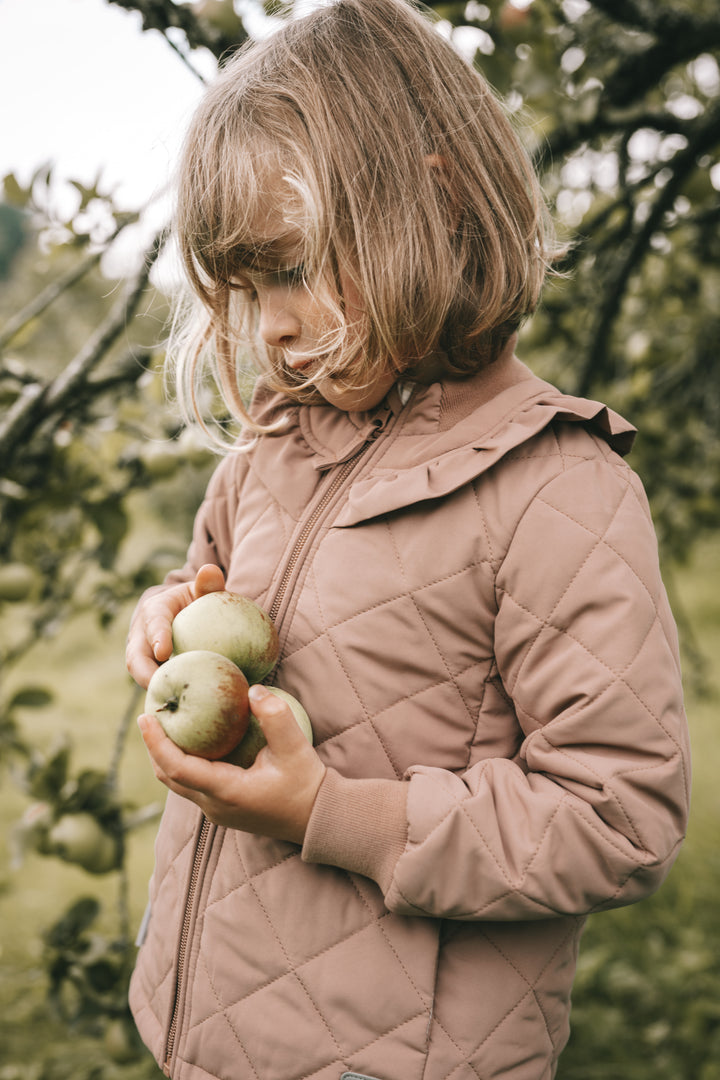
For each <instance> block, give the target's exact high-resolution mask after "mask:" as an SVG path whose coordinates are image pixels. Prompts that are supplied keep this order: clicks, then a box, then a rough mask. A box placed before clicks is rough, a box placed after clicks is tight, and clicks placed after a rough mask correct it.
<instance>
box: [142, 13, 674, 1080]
mask: <svg viewBox="0 0 720 1080" xmlns="http://www.w3.org/2000/svg"><path fill="white" fill-rule="evenodd" d="M176 225H177V228H176V232H177V237H178V240H179V246H180V250H181V252H182V255H183V258H184V262H185V267H186V270H187V274H188V278H189V282H190V285H191V286H192V290H193V292H194V294H195V296H196V298H197V303H196V306H195V307H194V308H193V309H192V310H191V311H190V312H189V313H187V318H186V319H185V320H184V321H183V322H182V325H181V326H180V327H178V329H177V331H176V344H177V349H178V353H179V358H178V371H177V381H178V384H179V386H180V388H181V398H182V400H183V402H184V403H185V405H186V408H187V410H188V411H192V410H193V409H194V408H195V407H196V403H197V402H199V401H201V391H200V387H202V386H203V385H204V382H205V383H206V381H207V380H204V376H205V374H206V373H207V371H208V369H209V370H211V372H212V373H213V375H214V379H215V382H216V384H217V385H218V386H219V388H220V390H221V392H222V396H223V399H224V401H225V402H226V404H227V407H228V408H229V410H230V412H231V414H232V415H233V416H234V417H235V418H236V419H237V420H239V422H240V423H241V424H242V425H243V433H242V434H241V437H240V439H239V441H238V443H237V445H236V446H234V447H233V449H232V451H231V452H228V453H227V454H226V456H225V457H224V458H223V460H222V462H221V464H220V465H219V467H218V469H217V470H216V472H215V475H214V477H213V479H212V481H211V483H210V486H209V489H208V492H207V496H206V498H205V500H204V502H203V504H202V506H201V508H200V511H199V514H198V517H197V521H196V525H195V530H194V536H193V540H192V544H191V547H190V550H189V554H188V561H187V564H186V565H185V567H184V568H183V569H182V570H179V571H178V572H177V573H173V574H171V575H170V576H169V577H168V579H167V581H166V582H165V584H163V585H162V586H159V587H157V588H155V589H152V590H150V591H149V592H148V593H146V594H145V596H144V597H143V599H142V601H141V603H140V605H139V607H138V610H137V612H136V614H135V616H134V619H133V623H132V627H131V630H130V635H129V641H128V667H129V670H130V671H131V673H132V674H133V676H134V677H135V678H136V680H137V681H138V682H139V683H140V684H141V685H143V686H146V685H147V683H148V681H149V679H150V677H151V675H152V673H153V671H154V670H155V669H156V667H157V665H158V663H161V662H162V661H164V660H166V659H167V658H168V656H169V655H170V652H171V647H172V646H171V638H170V623H171V620H172V618H173V616H174V615H175V614H176V613H177V612H178V611H179V610H180V609H181V608H183V607H184V606H185V605H187V604H188V603H190V602H191V601H192V599H193V598H194V597H195V596H197V595H200V594H202V593H205V592H208V591H212V590H215V589H220V588H222V587H223V586H227V588H229V589H231V590H233V591H235V592H238V593H242V594H244V595H246V596H249V597H252V598H253V599H254V600H256V601H257V602H258V603H260V604H261V605H262V606H263V607H264V608H265V609H266V610H267V611H268V612H269V613H270V614H271V616H272V618H273V619H274V620H275V622H276V624H277V627H278V631H279V634H280V641H281V659H280V662H279V665H278V667H277V669H276V671H275V672H274V673H273V675H272V677H271V678H272V681H274V682H275V683H276V684H277V685H278V686H280V687H283V688H285V689H286V690H288V691H290V692H291V693H292V694H293V695H295V697H297V698H298V699H299V700H300V701H301V702H302V703H303V704H304V706H305V708H306V709H307V711H308V713H309V715H310V718H311V720H312V723H313V727H314V734H315V745H314V747H311V746H310V745H309V744H308V743H307V742H306V740H305V738H304V737H303V735H302V734H301V733H300V731H299V729H298V727H297V725H296V723H295V721H294V719H293V717H292V715H291V713H290V711H289V709H288V708H287V707H286V706H285V705H284V704H283V703H282V702H281V701H279V699H278V698H277V697H276V696H274V695H272V694H269V692H268V691H267V690H266V689H265V688H264V687H262V686H258V687H255V688H254V689H253V691H252V702H253V711H254V712H255V713H256V715H257V716H258V718H259V720H260V722H261V723H262V726H263V728H264V731H265V734H266V737H267V742H268V745H267V748H266V749H265V750H264V751H263V752H262V753H261V754H260V756H259V758H258V760H257V762H256V764H255V765H254V766H253V767H252V768H251V769H249V770H243V769H241V768H238V767H236V766H233V765H231V764H229V763H227V762H208V761H204V760H201V759H199V758H194V757H191V756H187V755H185V754H183V753H182V751H180V750H179V749H178V748H177V747H176V746H175V745H174V744H173V743H171V742H170V741H169V740H168V739H167V738H166V737H165V736H164V734H163V733H162V731H161V729H160V728H159V726H158V725H157V723H155V722H154V721H152V720H151V718H149V717H142V718H141V720H140V725H141V728H142V731H143V735H144V738H145V741H146V744H147V747H148V750H149V752H150V755H151V758H152V761H153V764H154V768H155V771H156V773H157V775H158V777H159V778H160V779H161V780H162V781H163V782H164V783H165V784H166V785H167V787H168V788H169V789H170V794H169V797H168V802H167V808H166V812H165V815H164V818H163V822H162V824H161V827H160V832H159V836H158V842H157V863H156V870H155V873H154V876H153V881H152V885H151V906H150V913H149V918H148V920H147V925H146V928H145V931H144V943H143V944H142V945H141V948H140V952H139V956H138V961H137V967H136V970H135V973H134V976H133V980H132V986H131V1004H132V1008H133V1011H134V1014H135V1017H136V1020H137V1024H138V1026H139V1029H140V1032H141V1034H142V1036H143V1038H144V1040H145V1041H146V1042H147V1044H148V1046H149V1047H150V1048H151V1049H152V1051H153V1053H154V1055H155V1056H156V1058H157V1060H158V1062H159V1063H160V1064H161V1065H162V1066H163V1068H164V1069H165V1072H166V1074H167V1075H168V1076H172V1077H175V1078H177V1080H191V1078H192V1080H200V1078H201V1077H202V1078H205V1080H208V1078H217V1080H221V1078H222V1080H230V1078H232V1080H301V1078H302V1080H310V1078H312V1080H340V1078H341V1077H348V1078H353V1080H365V1078H378V1080H481V1078H482V1080H490V1078H493V1077H512V1078H513V1080H548V1078H550V1077H552V1076H553V1075H554V1073H555V1070H556V1066H557V1060H558V1055H559V1054H560V1052H561V1050H562V1048H563V1045H564V1044H565V1042H566V1040H567V1037H568V1030H569V1024H568V1014H569V1000H570V989H571V984H572V980H573V971H574V966H575V961H576V954H577V948H578V940H579V937H580V934H581V931H582V927H583V922H584V919H585V917H586V916H587V914H588V913H590V912H594V911H598V910H602V909H605V908H611V907H614V906H617V905H622V904H629V903H632V902H634V901H636V900H639V899H640V898H642V897H644V896H646V895H648V894H649V893H651V892H652V891H653V890H654V889H656V888H657V887H658V885H659V884H660V882H661V881H662V880H663V878H664V876H665V874H666V873H667V871H668V869H669V867H670V865H671V864H672V862H673V859H674V858H675V855H676V854H677V850H678V846H679V844H680V842H681V838H682V836H683V832H684V828H685V822H686V814H687V806H688V785H689V779H688V752H687V741H686V724H685V719H684V715H683V706H682V695H681V684H680V672H679V664H678V655H677V645H676V634H675V629H674V625H673V622H672V618H671V615H670V611H669V608H668V604H667V601H666V597H665V593H664V590H663V586H662V583H661V581H660V576H659V572H658V562H657V551H656V541H655V537H654V533H653V528H652V525H651V521H650V516H649V513H648V508H647V504H646V500H645V496H644V493H643V490H642V487H641V485H640V482H639V481H638V479H637V477H636V476H635V475H634V473H633V472H632V471H631V470H630V469H629V468H628V467H627V465H626V464H625V463H624V462H623V460H622V457H621V455H623V454H625V453H626V452H627V451H628V450H629V448H630V445H631V442H632V438H633V434H634V431H633V429H632V428H631V427H630V425H628V424H627V423H626V422H625V421H624V420H622V419H621V418H620V417H619V416H617V415H615V414H614V413H613V412H611V411H610V410H609V409H608V408H606V407H604V406H603V405H601V404H599V403H598V402H593V401H586V400H580V399H577V398H571V397H567V396H565V395H563V394H562V393H560V392H559V391H558V390H556V389H555V388H553V387H552V386H550V385H549V384H547V383H546V382H543V381H541V380H540V379H538V378H537V377H535V376H534V375H533V374H531V372H530V371H529V370H528V368H527V367H525V366H524V364H523V363H521V362H520V360H518V359H517V358H516V357H515V356H514V353H513V350H514V346H515V343H516V330H517V328H518V327H519V326H520V324H521V322H522V321H523V319H524V318H525V317H526V316H527V315H528V314H529V313H530V312H531V311H532V310H533V308H534V307H535V306H536V304H537V301H538V296H539V292H540V288H541V284H542V280H543V277H544V275H545V273H546V270H547V267H548V266H549V265H550V264H551V262H552V261H553V258H554V257H555V255H556V253H557V248H556V246H555V245H554V242H553V240H552V237H551V232H550V230H549V227H548V225H547V222H546V220H545V215H544V210H543V204H542V199H541V196H540V193H539V190H538V185H537V182H536V179H535V178H534V176H533V174H532V170H531V168H530V166H529V164H528V160H527V158H526V156H525V154H524V153H523V151H522V149H521V147H520V145H519V143H518V140H517V138H516V137H515V135H514V134H513V132H512V130H511V128H510V126H509V124H508V122H507V120H506V118H505V116H504V113H503V110H502V108H501V106H500V105H499V104H498V102H497V100H496V99H495V97H494V96H493V94H492V92H491V90H490V89H489V88H488V86H487V84H486V83H485V82H484V81H483V79H482V77H481V76H480V75H478V74H477V72H475V71H473V70H472V69H471V68H470V66H469V65H467V64H466V63H465V62H464V61H463V60H462V59H460V58H459V57H458V56H457V55H456V54H455V53H454V51H453V49H452V48H451V46H450V45H449V44H448V43H447V42H446V41H444V40H443V39H442V38H441V37H440V36H439V35H438V34H437V33H436V31H435V30H434V28H433V27H432V26H431V25H430V23H429V22H428V21H427V20H426V19H425V17H424V16H423V15H421V14H419V13H418V12H417V11H416V10H415V9H413V8H411V7H410V6H409V5H407V4H406V3H405V0H340V2H338V3H334V4H332V5H330V6H324V7H322V8H321V9H319V10H317V11H314V12H313V13H311V14H309V15H307V16H305V17H303V18H301V19H299V20H296V21H291V22H289V23H288V24H287V25H286V26H284V27H283V29H281V30H280V31H279V32H277V33H275V34H274V35H273V36H272V37H271V38H270V39H269V40H267V41H265V42H263V43H260V44H255V45H253V46H252V47H251V48H248V49H245V50H243V51H242V52H241V53H240V54H239V55H237V56H236V57H235V58H234V59H233V60H232V61H231V62H230V63H229V64H228V65H227V67H226V68H225V69H224V71H223V73H222V74H221V76H220V78H219V79H218V81H217V83H216V84H215V85H214V86H213V87H212V88H211V89H210V91H209V93H208V94H207V96H206V98H205V100H204V101H203V103H202V105H201V106H200V108H199V110H198V112H197V114H196V116H195V118H194V121H193V123H192V125H191V128H190V132H189V135H188V137H187V142H186V146H185V151H184V156H183V159H182V163H181V169H180V175H179V201H178V210H177V222H176ZM250 362H252V363H253V364H254V365H255V366H256V367H257V369H258V370H259V372H260V375H259V378H258V380H257V384H256V389H255V394H254V398H253V401H252V403H251V405H250V406H249V407H248V409H247V410H246V408H245V406H244V404H243V399H242V395H241V388H242V386H243V380H244V379H245V374H244V370H245V366H246V365H247V364H248V363H250ZM203 393H206V391H205V390H203ZM198 408H199V406H198Z"/></svg>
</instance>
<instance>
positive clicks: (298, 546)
mask: <svg viewBox="0 0 720 1080" xmlns="http://www.w3.org/2000/svg"><path fill="white" fill-rule="evenodd" d="M390 422H392V421H390ZM388 426H389V424H385V423H384V422H383V421H381V420H379V419H378V420H376V421H375V429H374V430H373V431H371V432H370V435H369V436H368V438H367V440H366V441H365V442H364V443H363V445H362V446H361V447H360V449H359V450H358V451H357V452H356V453H355V454H353V455H352V457H350V458H348V459H347V461H344V462H343V464H342V465H341V466H340V468H339V469H338V471H337V472H336V473H335V475H334V476H333V477H332V479H331V481H330V483H329V484H328V485H327V487H326V488H325V490H324V491H323V493H322V495H321V497H320V498H319V499H318V501H317V503H316V504H315V506H314V507H313V510H312V512H311V513H310V515H309V516H308V518H307V520H306V522H305V524H304V525H303V528H302V530H301V532H300V534H299V536H298V537H297V539H296V541H295V543H294V544H293V546H292V548H291V550H290V554H289V555H288V558H287V561H286V564H285V570H284V572H283V576H282V578H281V579H280V584H279V586H278V589H277V592H276V593H275V597H274V599H273V602H272V605H271V606H270V608H269V609H268V614H269V615H270V618H271V619H273V621H274V620H275V619H276V617H277V615H278V612H279V611H280V608H281V606H282V602H283V600H284V598H285V596H286V594H287V592H288V589H289V586H290V583H291V582H292V580H293V577H294V576H295V573H296V571H297V569H298V566H299V564H300V561H301V556H302V553H303V550H304V548H305V545H306V544H307V542H308V540H309V539H310V537H311V536H312V534H313V532H314V530H315V526H316V525H317V524H318V522H319V521H320V519H321V518H322V517H323V515H324V513H325V511H326V509H327V507H328V506H329V505H330V504H331V502H332V500H333V499H334V497H335V495H336V494H337V492H338V491H339V490H340V488H341V487H342V485H343V484H344V483H345V481H346V480H347V479H348V477H349V476H350V474H351V473H352V472H353V471H354V470H355V468H356V467H357V465H358V462H359V460H360V459H361V458H362V457H363V456H364V454H365V452H366V450H367V448H368V447H369V446H371V445H372V444H373V443H374V442H375V440H376V439H377V438H378V436H379V435H380V432H381V431H382V430H383V428H385V429H386V430H387V427H388ZM210 828H211V823H210V821H208V819H207V818H206V817H203V821H202V826H201V829H200V835H199V836H198V842H197V846H196V848H195V856H194V858H193V865H192V870H191V873H190V883H189V885H188V892H187V897H186V899H185V914H184V916H183V924H182V931H181V934H180V946H179V949H178V958H177V968H176V976H175V998H174V1001H173V1009H172V1016H171V1020H170V1027H169V1028H168V1033H167V1039H166V1040H165V1062H164V1065H163V1073H164V1074H165V1076H170V1065H171V1060H172V1056H173V1052H174V1050H175V1041H176V1038H177V1033H178V1024H179V1019H180V1003H181V991H182V988H183V979H184V975H185V960H186V956H187V946H188V940H189V938H190V924H191V921H192V915H193V907H194V902H195V894H196V892H197V886H198V882H199V880H200V870H201V867H202V862H203V859H204V857H205V851H206V848H207V842H208V836H209V834H210Z"/></svg>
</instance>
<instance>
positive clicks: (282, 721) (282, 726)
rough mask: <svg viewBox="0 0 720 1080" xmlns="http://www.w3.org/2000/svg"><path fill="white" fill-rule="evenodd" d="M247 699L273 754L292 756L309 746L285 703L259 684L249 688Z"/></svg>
mask: <svg viewBox="0 0 720 1080" xmlns="http://www.w3.org/2000/svg"><path fill="white" fill-rule="evenodd" d="M249 699H250V707H251V709H252V711H253V716H255V718H256V719H257V720H258V722H259V724H260V727H261V728H262V730H263V735H264V736H265V738H266V739H267V744H268V747H269V749H270V750H271V751H272V752H273V753H274V754H278V755H282V754H292V753H295V752H297V751H298V750H302V749H303V748H304V747H305V746H309V745H310V744H309V743H308V741H307V739H306V738H305V736H304V735H303V733H302V731H301V730H300V727H299V725H298V723H297V721H296V720H295V717H294V716H293V714H292V709H291V708H290V706H289V705H288V703H287V702H286V701H283V700H282V698H279V697H278V696H277V695H276V694H271V693H270V691H269V690H268V689H267V687H265V686H262V685H259V684H258V685H257V686H251V687H250V691H249Z"/></svg>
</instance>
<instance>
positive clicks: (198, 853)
mask: <svg viewBox="0 0 720 1080" xmlns="http://www.w3.org/2000/svg"><path fill="white" fill-rule="evenodd" d="M210 827H211V823H210V822H209V821H208V819H207V818H206V817H203V821H202V826H201V829H200V835H199V837H198V842H197V846H196V848H195V857H194V859H193V865H192V871H191V873H190V884H189V886H188V893H187V897H186V899H185V915H184V917H183V924H182V931H181V933H180V946H179V948H178V958H177V969H176V976H175V1000H174V1001H173V1010H172V1018H171V1020H170V1027H169V1028H168V1034H167V1039H166V1041H165V1063H164V1065H163V1072H164V1073H165V1075H166V1076H169V1075H170V1060H171V1058H172V1055H173V1050H174V1048H175V1038H176V1036H177V1029H178V1020H179V1015H180V991H181V989H182V983H183V976H184V974H185V959H186V954H187V946H188V939H189V937H190V922H191V919H192V911H193V906H194V901H195V893H196V891H197V886H198V881H199V880H200V867H201V864H202V860H203V857H204V855H205V849H206V847H207V841H208V836H209V834H210Z"/></svg>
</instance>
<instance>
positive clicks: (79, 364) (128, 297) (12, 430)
mask: <svg viewBox="0 0 720 1080" xmlns="http://www.w3.org/2000/svg"><path fill="white" fill-rule="evenodd" d="M163 241H164V233H161V234H160V235H159V236H158V237H157V238H156V240H155V242H154V244H153V245H152V247H151V248H150V250H149V252H148V254H147V256H146V258H145V260H144V264H143V267H142V270H141V271H140V272H139V273H138V275H137V276H136V277H135V279H134V281H132V282H131V283H130V286H129V288H128V290H127V292H126V293H125V295H123V296H122V297H121V298H120V300H118V302H117V303H116V304H115V305H114V307H113V308H112V309H111V311H110V313H109V314H108V316H107V318H106V319H105V320H104V321H103V322H102V323H101V324H100V326H99V327H98V328H97V330H96V331H95V333H94V334H93V335H92V336H91V337H90V339H89V340H88V341H87V342H86V343H85V345H84V346H83V348H82V349H81V350H80V352H79V353H77V355H76V356H75V357H74V359H73V360H71V362H70V363H69V364H68V366H67V367H66V368H65V370H64V371H63V372H62V373H61V374H60V375H59V376H58V377H57V378H56V379H55V381H54V382H52V383H50V384H49V385H47V386H45V387H42V386H40V384H38V383H31V384H29V385H28V386H25V387H24V388H23V390H22V392H21V394H20V397H19V398H18V399H17V401H16V402H15V403H14V405H13V407H12V408H11V409H9V410H8V412H7V414H6V416H5V418H4V420H3V421H2V423H0V459H2V461H3V463H4V464H5V466H7V465H8V464H9V463H10V461H11V460H12V459H13V458H14V457H15V456H16V454H17V450H18V447H19V446H20V445H21V443H22V440H23V439H24V438H25V436H26V435H27V434H28V433H29V432H30V431H31V430H32V429H33V428H35V427H37V425H38V424H40V423H41V422H42V421H43V420H45V419H47V418H48V417H49V416H50V415H51V414H52V413H56V414H57V413H60V410H61V409H62V408H63V407H64V405H65V404H66V402H67V401H68V399H69V398H70V397H72V396H73V395H74V394H76V393H78V392H79V390H80V388H81V387H82V386H83V384H84V383H85V381H86V379H87V376H88V374H89V373H90V371H92V369H93V368H94V367H96V365H97V364H98V363H99V362H100V361H101V360H102V358H103V357H104V356H105V354H106V353H107V351H108V349H109V348H110V347H111V345H113V344H114V342H115V341H116V340H117V338H118V337H119V336H120V334H121V333H122V332H123V330H124V328H125V326H126V325H127V321H128V319H129V318H130V317H131V316H132V315H133V313H134V312H135V311H136V310H137V307H138V305H139V303H140V300H141V298H142V294H143V292H144V291H145V287H146V285H147V282H148V278H149V276H150V270H151V269H152V266H153V264H154V262H155V260H156V259H157V257H158V255H159V253H160V250H161V248H162V244H163ZM60 418H61V417H59V418H58V419H60Z"/></svg>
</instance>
